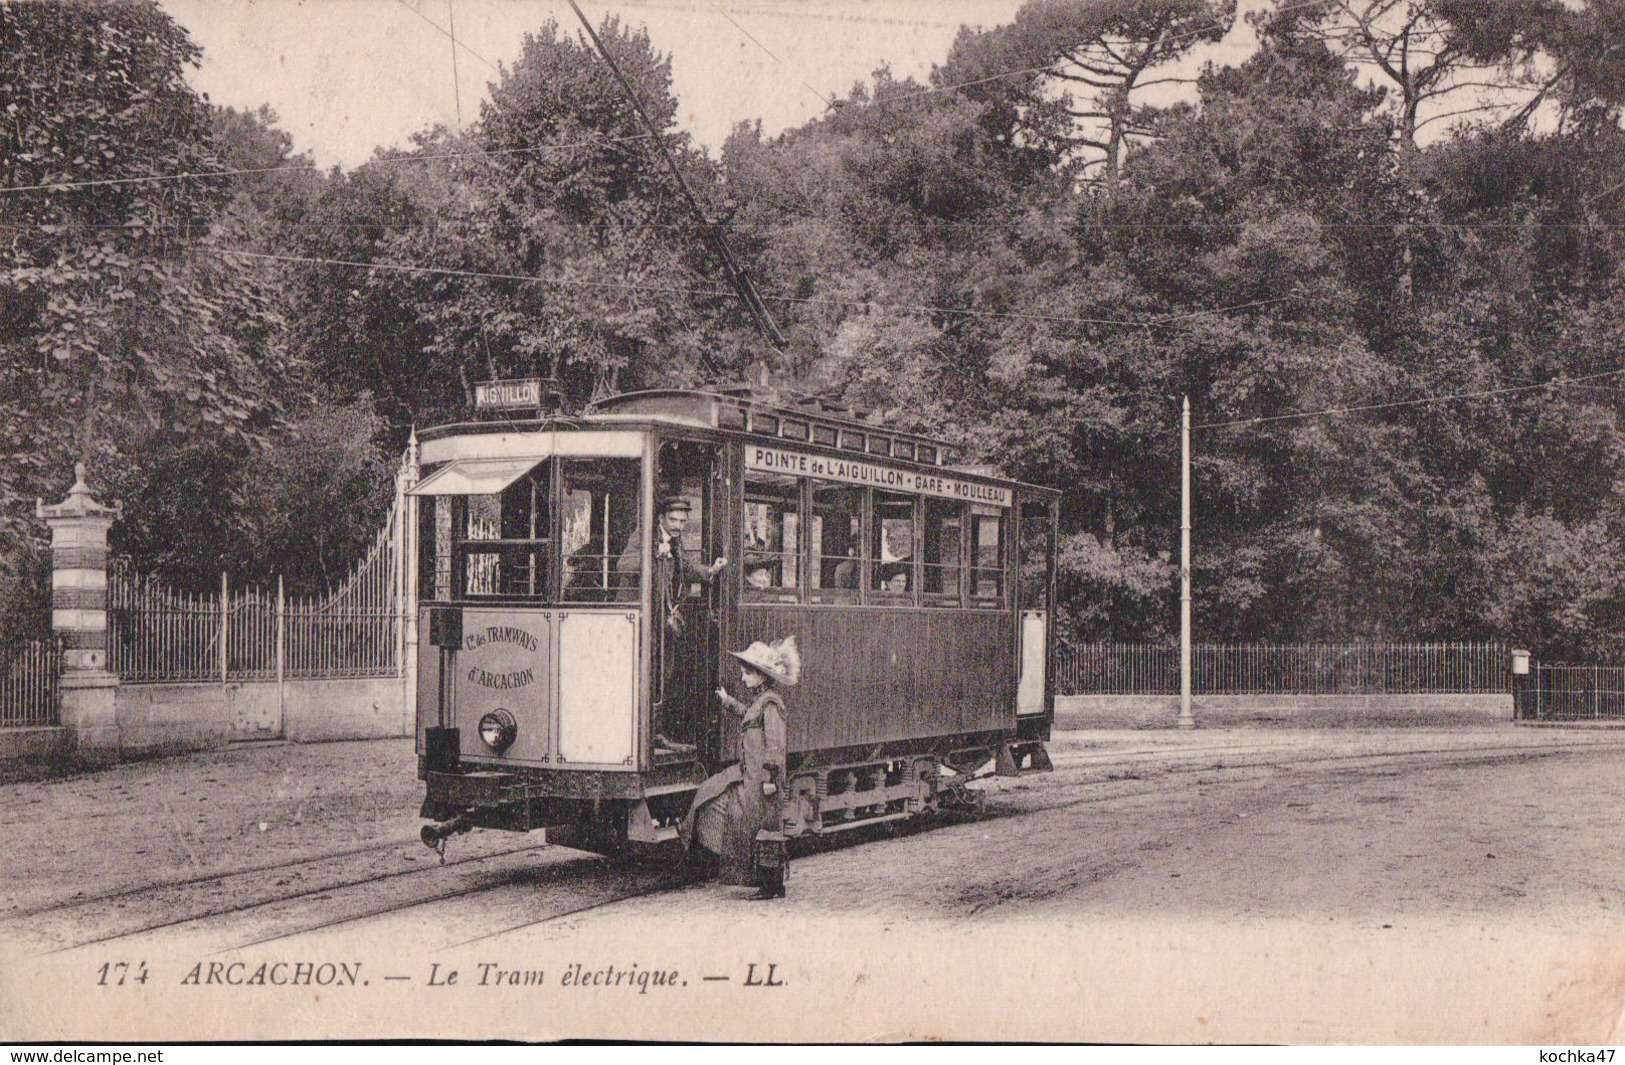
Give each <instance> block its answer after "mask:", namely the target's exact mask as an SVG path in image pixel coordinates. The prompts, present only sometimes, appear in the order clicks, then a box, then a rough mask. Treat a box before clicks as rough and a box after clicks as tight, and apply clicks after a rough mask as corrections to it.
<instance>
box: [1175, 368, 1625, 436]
mask: <svg viewBox="0 0 1625 1065" xmlns="http://www.w3.org/2000/svg"><path fill="white" fill-rule="evenodd" d="M1621 374H1625V368H1622V369H1618V370H1606V371H1604V372H1602V373H1594V374H1585V375H1582V376H1580V377H1554V378H1552V379H1550V380H1547V381H1537V382H1535V383H1534V384H1527V385H1509V386H1507V387H1504V388H1484V389H1478V390H1475V391H1472V392H1452V393H1446V394H1441V395H1432V396H1418V397H1416V398H1414V399H1401V400H1393V401H1391V402H1387V403H1363V404H1360V405H1357V406H1352V407H1327V408H1325V409H1323V410H1308V411H1292V412H1290V413H1287V414H1268V415H1262V416H1260V417H1256V418H1236V419H1232V420H1230V421H1222V422H1204V423H1202V424H1200V425H1193V426H1191V429H1192V430H1196V429H1230V428H1235V427H1237V426H1242V425H1262V424H1264V423H1266V422H1286V421H1302V420H1305V419H1308V418H1328V417H1335V416H1339V415H1344V414H1364V413H1366V412H1368V411H1376V410H1394V409H1397V408H1400V407H1419V406H1427V405H1429V404H1434V403H1455V402H1459V401H1461V400H1466V399H1484V398H1486V397H1489V396H1505V395H1512V394H1514V393H1518V392H1535V391H1539V390H1541V389H1546V388H1564V387H1567V386H1569V385H1582V386H1583V383H1584V382H1586V381H1599V380H1602V379H1604V378H1608V377H1618V376H1619V375H1621Z"/></svg>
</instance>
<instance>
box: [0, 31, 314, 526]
mask: <svg viewBox="0 0 1625 1065" xmlns="http://www.w3.org/2000/svg"><path fill="white" fill-rule="evenodd" d="M199 54H200V53H199V50H198V48H197V46H196V45H195V44H194V43H193V42H192V41H191V39H190V38H189V37H188V36H187V34H186V32H185V31H184V30H183V29H182V28H181V27H179V26H178V25H176V24H175V22H174V21H173V20H172V19H171V18H170V17H169V16H168V15H166V14H165V13H164V12H163V11H162V10H161V9H160V8H159V7H158V5H157V4H156V3H154V2H152V0H128V2H112V0H76V2H73V3H49V4H43V3H42V4H5V5H3V6H0V56H3V57H4V58H3V59H0V115H4V116H5V120H4V121H3V122H0V184H3V185H4V186H5V191H4V192H0V224H3V226H4V229H3V230H0V232H3V233H4V237H3V238H0V322H3V323H4V325H3V327H0V406H3V411H0V414H3V417H0V422H3V423H4V424H5V426H6V430H5V438H4V447H5V453H6V456H7V461H6V462H5V463H3V464H0V512H3V519H0V522H3V530H0V536H3V538H4V540H5V543H3V544H0V554H9V553H13V552H22V553H26V552H27V551H28V547H27V541H29V540H30V538H36V537H37V536H38V531H37V530H36V529H34V528H33V526H32V523H31V522H29V521H28V520H27V519H26V518H25V517H24V515H25V514H26V509H25V508H27V507H29V506H30V504H31V503H32V500H33V498H34V497H35V496H51V497H55V496H59V495H60V494H61V492H62V490H63V489H64V488H65V486H66V483H67V479H68V475H69V471H70V470H71V468H72V465H73V462H74V461H75V460H76V459H80V458H85V459H88V461H89V464H90V471H91V478H92V482H93V485H94V486H95V487H97V490H98V491H99V492H101V493H102V494H104V495H111V496H114V497H121V496H122V497H126V498H129V499H132V500H133V499H138V498H142V497H144V494H145V493H144V492H143V490H142V489H141V485H143V484H144V483H147V482H149V481H151V480H152V479H153V477H154V476H155V474H156V471H157V469H158V467H159V466H160V465H161V464H162V463H163V462H164V461H166V456H170V455H175V454H180V453H183V452H187V451H188V450H190V449H192V448H195V447H204V448H213V449H216V450H218V451H219V452H220V453H221V454H224V455H242V454H245V453H246V452H247V451H248V450H249V449H251V448H252V447H254V446H255V445H256V444H257V443H258V442H259V441H260V440H262V439H263V435H264V433H265V432H266V430H267V429H268V428H269V427H270V426H271V425H272V424H273V423H274V421H275V418H276V412H277V407H278V404H279V402H280V398H279V395H278V391H279V382H281V381H282V380H284V379H285V378H286V377H287V373H286V369H287V366H286V361H285V352H284V351H283V349H282V348H281V345H280V319H279V317H278V315H277V313H276V307H275V295H274V292H273V291H272V290H271V288H270V287H269V286H268V285H267V284H266V283H265V281H266V279H265V278H264V276H263V275H261V274H259V273H257V272H256V271H253V270H244V269H242V268H241V266H239V265H236V264H229V263H227V262H226V261H224V260H223V259H221V258H220V257H218V256H217V255H215V254H213V253H212V252H209V251H207V250H204V249H203V247H202V241H203V238H204V237H206V236H207V235H208V234H209V233H210V231H211V227H212V226H213V225H214V224H215V223H216V221H217V220H218V218H219V217H220V212H221V210H222V208H223V206H224V205H225V203H226V202H227V199H228V198H229V196H230V194H231V185H230V183H229V182H228V181H227V180H225V179H221V178H210V177H192V176H187V175H198V174H208V173H210V172H214V171H218V170H219V169H220V168H221V166H220V160H219V156H218V155H217V153H216V152H215V149H214V145H213V140H212V135H211V127H212V123H213V117H214V116H213V113H212V111H211V109H210V107H209V106H208V104H207V103H206V102H205V101H204V100H203V99H202V98H201V97H199V96H198V94H197V93H196V92H195V91H193V90H192V88H191V87H190V86H188V85H187V84H186V81H185V78H184V74H185V71H186V68H187V67H189V66H191V65H194V64H195V63H196V62H197V60H198V58H199ZM154 518H155V515H153V514H151V513H149V512H147V511H145V510H144V509H143V507H142V506H140V505H139V504H138V505H134V506H131V507H130V508H129V509H128V510H127V511H126V517H125V521H124V523H123V526H124V528H125V529H126V530H136V535H135V538H136V539H137V540H140V539H142V538H143V536H144V535H145V532H144V531H143V530H144V528H145V526H146V523H148V522H149V521H150V520H153V519H154ZM146 531H150V530H146Z"/></svg>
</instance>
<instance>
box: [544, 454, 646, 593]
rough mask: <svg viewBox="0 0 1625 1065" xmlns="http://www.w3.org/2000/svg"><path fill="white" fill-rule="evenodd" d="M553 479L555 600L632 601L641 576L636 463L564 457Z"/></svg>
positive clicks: (637, 590)
mask: <svg viewBox="0 0 1625 1065" xmlns="http://www.w3.org/2000/svg"><path fill="white" fill-rule="evenodd" d="M559 478H560V492H559V509H560V514H559V549H560V554H561V556H562V557H563V559H564V579H563V581H561V582H560V583H561V588H560V598H562V599H564V600H566V601H568V602H576V603H581V602H604V601H607V600H611V599H619V600H635V599H637V597H638V592H639V588H640V585H641V580H642V575H643V551H642V547H641V544H640V540H639V537H638V535H637V530H638V496H639V481H640V478H639V476H638V461H637V460H636V459H567V460H564V461H561V462H560V463H559Z"/></svg>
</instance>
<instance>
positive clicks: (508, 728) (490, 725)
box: [480, 710, 519, 754]
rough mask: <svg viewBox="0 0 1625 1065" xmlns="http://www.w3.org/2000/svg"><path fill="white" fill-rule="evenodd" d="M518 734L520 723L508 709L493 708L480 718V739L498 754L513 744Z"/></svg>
mask: <svg viewBox="0 0 1625 1065" xmlns="http://www.w3.org/2000/svg"><path fill="white" fill-rule="evenodd" d="M518 735H519V723H518V722H517V721H515V720H514V719H513V715H512V714H510V713H508V711H506V710H493V711H491V712H490V713H489V714H486V715H485V716H484V717H482V718H480V739H482V740H484V741H485V745H486V746H487V747H489V748H491V749H492V750H493V751H495V752H497V753H498V754H501V753H502V752H503V751H505V750H507V749H508V748H509V747H511V746H513V741H514V737H515V736H518Z"/></svg>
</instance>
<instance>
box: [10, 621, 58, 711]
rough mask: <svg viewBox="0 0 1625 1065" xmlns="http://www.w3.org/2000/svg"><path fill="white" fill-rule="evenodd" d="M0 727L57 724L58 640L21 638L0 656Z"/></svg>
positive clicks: (53, 638)
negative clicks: (0, 670) (1, 670)
mask: <svg viewBox="0 0 1625 1065" xmlns="http://www.w3.org/2000/svg"><path fill="white" fill-rule="evenodd" d="M0 669H3V672H0V728H32V727H39V726H44V725H55V724H57V723H58V718H57V714H58V710H59V709H60V707H61V701H60V694H61V693H60V689H59V681H60V680H61V677H62V642H61V641H60V640H58V639H57V638H55V637H51V638H49V639H44V640H22V641H19V642H18V643H16V644H14V645H13V646H12V647H10V648H9V649H8V653H6V654H5V655H4V656H3V657H0Z"/></svg>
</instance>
